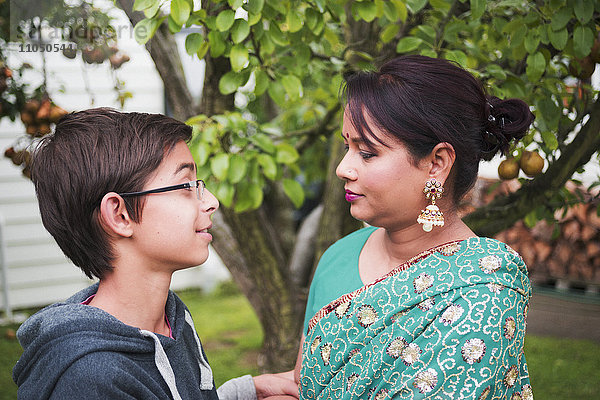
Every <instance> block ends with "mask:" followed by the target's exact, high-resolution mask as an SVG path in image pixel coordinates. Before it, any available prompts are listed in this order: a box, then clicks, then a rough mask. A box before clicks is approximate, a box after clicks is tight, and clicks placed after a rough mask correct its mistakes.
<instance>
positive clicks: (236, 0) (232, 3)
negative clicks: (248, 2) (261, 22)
mask: <svg viewBox="0 0 600 400" xmlns="http://www.w3.org/2000/svg"><path fill="white" fill-rule="evenodd" d="M227 3H229V7H231V8H232V9H234V10H237V9H238V8H240V7H241V6H242V4H244V0H227Z"/></svg>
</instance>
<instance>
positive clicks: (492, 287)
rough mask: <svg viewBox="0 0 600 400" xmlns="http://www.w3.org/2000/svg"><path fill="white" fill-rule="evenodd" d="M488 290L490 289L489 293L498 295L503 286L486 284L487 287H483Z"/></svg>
mask: <svg viewBox="0 0 600 400" xmlns="http://www.w3.org/2000/svg"><path fill="white" fill-rule="evenodd" d="M485 286H486V287H487V288H488V289H490V292H492V293H495V294H500V292H501V291H502V289H504V286H502V285H500V284H498V283H494V282H492V283H488V284H487V285H485Z"/></svg>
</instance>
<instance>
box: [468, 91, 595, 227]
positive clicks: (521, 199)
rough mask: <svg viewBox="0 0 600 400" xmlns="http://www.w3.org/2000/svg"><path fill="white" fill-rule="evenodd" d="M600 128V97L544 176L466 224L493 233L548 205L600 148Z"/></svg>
mask: <svg viewBox="0 0 600 400" xmlns="http://www.w3.org/2000/svg"><path fill="white" fill-rule="evenodd" d="M599 131H600V100H597V101H596V102H595V103H594V105H593V107H592V109H591V112H590V114H589V119H588V121H587V122H586V123H585V125H584V126H583V127H582V128H581V131H580V132H579V133H578V134H577V136H576V137H575V138H574V139H573V141H572V142H571V143H570V144H569V145H568V146H566V147H565V149H564V151H563V152H562V154H561V156H560V158H559V159H557V160H556V161H555V162H554V163H552V164H551V165H550V166H549V167H548V169H547V170H546V172H545V173H544V174H543V175H540V176H538V177H537V178H535V179H534V180H531V181H529V182H527V183H525V184H524V185H523V186H521V188H520V189H519V190H517V191H516V192H513V193H511V194H509V195H506V196H502V197H497V198H496V199H494V200H493V201H492V202H491V203H489V204H488V205H487V206H484V207H481V208H479V209H477V210H475V211H474V212H472V213H471V214H469V215H467V216H466V217H465V218H463V220H464V221H465V223H466V224H467V225H469V227H470V228H471V229H472V230H473V231H474V232H475V233H477V234H478V235H481V236H494V235H495V234H497V233H498V232H501V231H503V230H505V229H507V228H509V227H510V226H512V225H513V224H514V223H516V222H517V221H519V220H520V219H522V218H524V217H525V216H526V215H527V214H528V213H529V212H530V211H531V210H533V209H535V208H536V207H538V206H539V205H541V204H548V202H549V200H550V198H551V197H552V195H553V194H554V193H556V191H558V190H559V189H560V188H562V187H563V186H564V185H565V183H566V182H567V181H568V180H569V179H570V178H571V176H572V175H573V173H574V172H575V171H577V169H579V168H580V167H582V166H583V165H585V164H586V163H587V162H588V161H589V160H590V159H591V158H592V156H593V155H594V153H596V152H597V151H598V150H599V149H600V135H599V134H598V132H599Z"/></svg>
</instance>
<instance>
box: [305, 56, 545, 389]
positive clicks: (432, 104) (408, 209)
mask: <svg viewBox="0 0 600 400" xmlns="http://www.w3.org/2000/svg"><path fill="white" fill-rule="evenodd" d="M345 94H346V101H347V106H346V109H345V112H344V123H343V130H342V136H343V139H344V143H345V144H346V148H347V153H346V155H345V156H344V158H343V160H342V161H341V162H340V164H339V166H338V168H337V171H336V172H337V175H338V176H339V177H340V178H341V179H343V180H344V181H345V197H346V200H347V201H349V202H350V212H351V213H352V215H353V216H354V217H355V218H357V219H360V220H362V221H365V222H366V223H368V224H369V225H371V227H368V228H365V229H362V230H359V231H357V232H354V233H352V234H350V235H348V236H347V237H345V238H343V239H341V240H340V241H338V242H337V243H335V244H334V245H333V246H331V247H330V248H329V249H328V251H327V252H326V253H325V254H324V255H323V257H322V258H321V260H320V262H319V266H318V268H317V271H316V273H315V276H314V279H313V282H312V285H311V289H310V294H309V299H308V304H307V310H306V320H305V331H304V333H305V339H304V342H303V346H302V347H301V349H300V352H301V357H302V359H301V360H302V362H301V364H302V367H301V372H300V374H299V375H300V376H299V383H300V398H302V399H316V398H319V399H329V398H332V399H338V398H340V399H341V398H344V399H350V398H352V399H359V398H360V399H367V398H368V399H371V398H373V399H386V398H394V399H396V398H398V399H416V398H444V399H446V398H448V399H459V398H469V399H472V398H481V399H484V398H490V399H491V398H502V399H505V398H519V399H520V398H523V399H526V398H533V396H532V394H531V386H530V384H529V375H528V371H527V364H526V362H525V356H524V355H523V341H524V335H525V320H526V315H527V306H528V299H529V297H530V294H531V288H530V285H529V280H528V277H527V270H526V267H525V265H524V263H523V260H522V259H521V257H520V256H519V255H518V254H517V253H516V252H515V251H514V250H512V249H510V248H509V247H508V246H507V245H505V244H503V243H501V242H498V241H497V240H494V239H489V238H482V237H477V236H476V235H475V234H474V233H473V232H472V231H471V230H470V229H469V227H468V226H467V225H465V224H464V223H463V222H462V221H461V220H460V218H459V217H458V215H457V211H456V208H457V205H458V203H459V200H460V199H461V198H462V197H463V196H464V194H465V193H466V192H467V191H468V190H469V189H470V188H471V187H472V185H473V184H474V182H475V180H476V177H477V172H478V164H479V161H480V160H481V159H486V160H489V159H491V158H492V157H493V156H494V155H495V154H496V153H497V152H502V153H505V152H506V151H507V150H508V146H509V143H510V141H511V140H512V139H520V138H522V137H523V136H524V135H525V133H526V132H527V130H528V128H529V125H530V124H531V122H532V121H533V115H532V114H531V112H530V111H529V108H528V106H527V105H526V104H525V103H524V102H522V101H521V100H516V99H509V100H500V99H498V98H496V97H487V96H486V94H485V92H484V90H483V88H482V85H481V83H480V82H479V81H478V80H476V79H475V78H474V77H473V76H472V75H471V74H470V73H468V72H467V71H465V70H463V69H462V68H460V67H458V66H456V65H455V64H453V63H451V62H448V61H445V60H440V59H432V58H427V57H422V56H407V57H400V58H396V59H394V60H391V61H389V62H387V63H386V64H384V65H383V66H382V67H381V68H380V70H379V71H377V72H360V73H357V74H355V75H352V76H349V77H347V78H346V85H345ZM341 277H343V279H340V278H341ZM511 396H512V397H511Z"/></svg>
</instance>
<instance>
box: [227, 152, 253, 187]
mask: <svg viewBox="0 0 600 400" xmlns="http://www.w3.org/2000/svg"><path fill="white" fill-rule="evenodd" d="M247 170H248V163H247V162H246V160H245V159H244V158H243V157H242V156H240V155H239V154H232V155H231V159H230V160H229V173H228V174H227V180H228V181H229V182H231V183H238V182H239V181H241V180H242V179H243V178H244V177H245V176H246V171H247Z"/></svg>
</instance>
